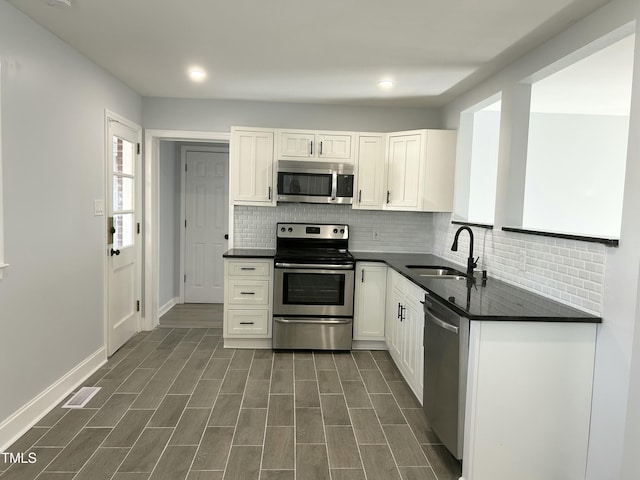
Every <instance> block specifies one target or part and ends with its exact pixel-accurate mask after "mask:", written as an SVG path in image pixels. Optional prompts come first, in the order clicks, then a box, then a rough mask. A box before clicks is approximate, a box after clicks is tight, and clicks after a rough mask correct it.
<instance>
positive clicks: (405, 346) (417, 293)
mask: <svg viewBox="0 0 640 480" xmlns="http://www.w3.org/2000/svg"><path fill="white" fill-rule="evenodd" d="M424 294H425V291H424V290H423V289H422V288H420V287H418V286H417V285H415V284H414V283H413V282H411V281H410V280H407V279H406V278H404V277H403V276H402V275H400V274H399V273H397V272H396V271H395V270H392V269H391V268H389V269H388V273H387V305H386V319H385V330H384V334H385V341H386V343H387V348H388V350H389V353H390V354H391V358H393V360H394V362H395V364H396V366H397V367H398V368H399V369H400V372H401V373H402V375H403V377H404V379H405V380H406V381H407V384H408V385H409V387H410V388H411V390H412V391H413V393H414V394H415V396H416V397H417V398H418V400H419V401H420V403H422V394H423V392H422V385H423V379H422V374H423V365H424V348H423V345H422V342H423V337H424V336H423V329H424V314H423V310H422V304H421V303H420V302H421V301H422V300H423V299H424Z"/></svg>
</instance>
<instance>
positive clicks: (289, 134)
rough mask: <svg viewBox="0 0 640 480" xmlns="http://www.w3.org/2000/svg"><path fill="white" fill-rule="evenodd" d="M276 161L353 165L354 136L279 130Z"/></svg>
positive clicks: (350, 134) (325, 132)
mask: <svg viewBox="0 0 640 480" xmlns="http://www.w3.org/2000/svg"><path fill="white" fill-rule="evenodd" d="M277 143H278V159H279V160H280V159H282V160H305V159H308V160H322V161H325V160H326V161H335V162H346V163H353V161H354V134H353V133H351V132H330V131H314V130H279V131H278V140H277Z"/></svg>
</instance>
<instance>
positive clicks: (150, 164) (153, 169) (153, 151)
mask: <svg viewBox="0 0 640 480" xmlns="http://www.w3.org/2000/svg"><path fill="white" fill-rule="evenodd" d="M160 140H174V141H186V142H189V141H201V142H211V143H214V142H217V143H229V142H230V140H231V133H225V132H203V131H191V130H155V129H149V130H145V131H144V178H145V188H144V276H143V279H144V280H143V283H144V285H145V294H144V305H145V308H144V317H143V319H142V329H143V330H152V329H153V328H155V327H156V326H157V325H158V323H159V319H160V316H159V310H160V307H159V302H160V301H159V292H160V278H159V276H158V268H159V265H160V249H159V241H158V239H159V234H160V230H159V229H160V212H159V208H158V205H159V192H160V172H159V160H160V152H159V150H160V148H159V147H160ZM231 198H232V196H231V192H230V193H229V199H231ZM232 246H233V204H232V202H231V200H229V248H232Z"/></svg>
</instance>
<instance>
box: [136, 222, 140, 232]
mask: <svg viewBox="0 0 640 480" xmlns="http://www.w3.org/2000/svg"><path fill="white" fill-rule="evenodd" d="M136 231H137V232H138V234H139V233H140V222H138V223H137V227H136Z"/></svg>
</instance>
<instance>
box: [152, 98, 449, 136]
mask: <svg viewBox="0 0 640 480" xmlns="http://www.w3.org/2000/svg"><path fill="white" fill-rule="evenodd" d="M142 110H143V119H142V121H143V125H144V127H145V128H153V129H172V130H207V131H213V132H229V131H230V130H231V126H232V125H236V126H244V127H266V128H301V129H317V130H347V131H350V130H354V131H360V132H367V131H371V132H391V131H402V130H411V129H417V128H438V127H439V126H440V113H439V110H437V109H425V108H382V107H345V106H337V105H309V104H303V103H272V102H247V101H240V100H236V101H228V100H193V99H176V98H150V97H145V98H143V99H142Z"/></svg>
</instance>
